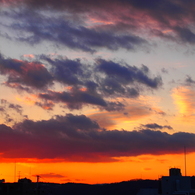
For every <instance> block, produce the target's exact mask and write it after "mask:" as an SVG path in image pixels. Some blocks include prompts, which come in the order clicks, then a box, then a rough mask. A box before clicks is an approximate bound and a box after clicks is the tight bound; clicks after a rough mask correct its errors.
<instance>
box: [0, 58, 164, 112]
mask: <svg viewBox="0 0 195 195" xmlns="http://www.w3.org/2000/svg"><path fill="white" fill-rule="evenodd" d="M35 60H36V61H22V60H17V59H11V58H5V57H3V56H2V55H1V56H0V73H1V74H2V75H5V76H7V81H6V82H4V83H3V84H4V85H5V86H7V87H10V88H13V89H16V90H18V91H25V92H27V93H30V94H36V95H37V96H38V98H39V100H36V103H35V104H36V105H37V106H39V107H41V108H43V109H46V110H52V109H53V107H54V106H55V103H60V102H61V103H64V104H65V105H66V106H67V107H68V108H69V109H71V110H73V109H81V108H82V107H83V106H85V105H93V106H98V107H101V108H104V109H106V110H108V111H111V110H112V111H113V110H115V111H116V110H118V111H119V110H123V109H124V107H125V106H124V104H123V103H122V102H119V101H111V100H108V98H118V97H125V98H137V97H139V95H140V91H144V88H147V89H149V88H150V89H154V90H156V89H158V88H160V87H161V85H162V79H161V77H160V76H151V72H150V70H149V68H148V67H147V66H145V65H142V66H141V67H140V68H138V67H136V66H130V65H128V64H124V63H118V62H114V61H106V60H103V59H98V60H96V61H95V62H94V63H91V64H86V62H85V63H84V62H82V61H81V59H75V60H70V59H68V58H63V57H62V56H56V58H53V57H52V56H46V55H41V56H37V58H36V59H35ZM54 83H55V84H59V83H60V84H61V86H62V87H63V90H61V91H58V89H57V87H56V88H55V86H54V85H53V84H54ZM51 86H52V89H53V90H51V89H50V87H51ZM36 89H39V90H42V91H43V92H42V93H40V92H37V90H36Z"/></svg>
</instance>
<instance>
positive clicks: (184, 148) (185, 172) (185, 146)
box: [184, 146, 187, 176]
mask: <svg viewBox="0 0 195 195" xmlns="http://www.w3.org/2000/svg"><path fill="white" fill-rule="evenodd" d="M184 166H185V176H186V174H187V171H186V146H184Z"/></svg>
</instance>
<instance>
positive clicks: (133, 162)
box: [0, 153, 195, 184]
mask: <svg viewBox="0 0 195 195" xmlns="http://www.w3.org/2000/svg"><path fill="white" fill-rule="evenodd" d="M194 156H195V153H191V154H188V155H187V175H188V176H192V175H195V171H194V163H193V159H194ZM18 160H19V159H18ZM118 160H119V161H118V162H111V163H110V162H108V163H105V162H102V163H87V162H86V163H84V162H52V161H51V162H43V161H42V162H41V161H40V162H39V161H38V160H35V162H33V161H32V159H30V162H28V160H26V162H25V161H23V162H22V161H21V159H20V162H17V159H16V162H9V159H4V160H3V161H6V162H2V163H1V164H0V168H1V173H0V174H1V178H4V179H5V181H6V182H14V181H17V180H18V178H19V177H20V178H24V177H27V178H30V179H31V180H32V181H33V182H36V175H40V181H41V182H54V183H67V182H74V183H88V184H97V183H99V184H100V183H114V182H121V181H128V180H132V179H159V178H160V177H161V176H163V175H164V176H167V175H168V173H169V169H170V168H172V167H177V168H180V169H181V172H182V175H185V172H184V155H183V154H174V155H159V156H154V155H141V156H137V157H120V158H118ZM48 170H49V171H48Z"/></svg>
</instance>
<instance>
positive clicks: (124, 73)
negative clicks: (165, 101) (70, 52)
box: [97, 59, 162, 96]
mask: <svg viewBox="0 0 195 195" xmlns="http://www.w3.org/2000/svg"><path fill="white" fill-rule="evenodd" d="M97 69H98V70H99V71H100V72H103V73H105V75H106V76H107V78H108V79H109V80H108V81H112V82H107V85H105V84H106V80H105V81H104V83H103V84H102V85H103V86H105V87H107V86H108V89H112V88H113V87H112V85H114V89H115V88H116V89H117V88H118V89H119V90H120V92H123V91H122V87H121V88H120V85H121V86H122V85H127V84H131V83H135V82H137V83H140V84H143V85H146V86H148V87H151V88H154V89H155V88H158V87H160V86H161V85H162V79H161V77H160V76H157V77H154V78H150V76H149V74H148V73H149V70H148V68H147V67H146V66H142V68H140V69H139V68H137V67H136V66H129V65H127V64H126V65H121V64H118V63H115V62H113V61H105V60H103V59H99V60H98V66H97ZM112 79H113V80H112ZM114 80H115V81H114ZM114 82H115V83H114ZM117 82H118V83H117ZM119 83H120V84H119ZM109 84H110V86H109ZM117 84H118V85H117ZM115 86H116V87H115ZM129 92H130V94H132V95H133V96H137V95H138V92H137V91H136V90H135V89H129Z"/></svg>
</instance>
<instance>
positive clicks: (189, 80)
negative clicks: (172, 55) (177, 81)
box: [185, 75, 195, 85]
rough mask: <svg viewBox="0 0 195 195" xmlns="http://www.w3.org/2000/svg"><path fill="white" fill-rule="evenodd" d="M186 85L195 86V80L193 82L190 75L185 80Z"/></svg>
mask: <svg viewBox="0 0 195 195" xmlns="http://www.w3.org/2000/svg"><path fill="white" fill-rule="evenodd" d="M185 83H186V84H187V85H193V84H195V80H193V79H192V78H191V77H190V76H189V75H187V77H186V79H185Z"/></svg>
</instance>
